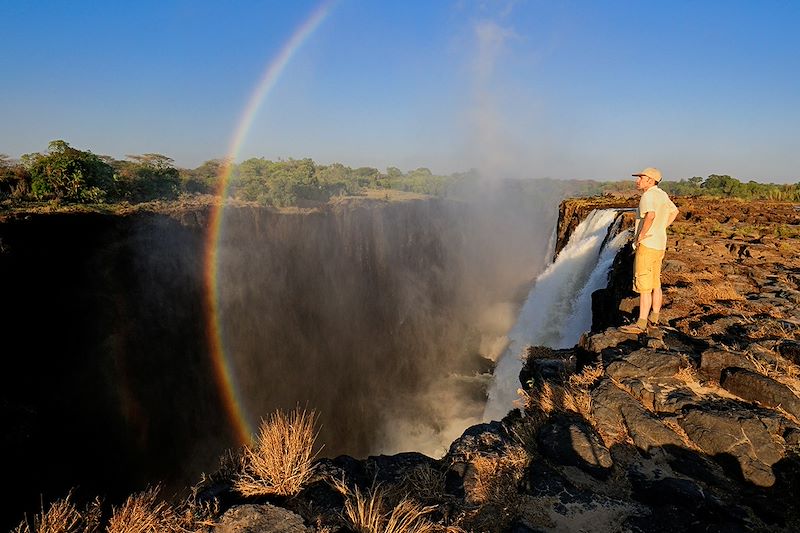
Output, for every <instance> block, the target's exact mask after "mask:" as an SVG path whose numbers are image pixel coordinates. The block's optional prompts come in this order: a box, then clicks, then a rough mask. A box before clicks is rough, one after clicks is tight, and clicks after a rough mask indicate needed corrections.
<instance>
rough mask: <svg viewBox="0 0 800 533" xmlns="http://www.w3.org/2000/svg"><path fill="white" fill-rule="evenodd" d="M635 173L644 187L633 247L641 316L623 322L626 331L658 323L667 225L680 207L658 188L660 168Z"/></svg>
mask: <svg viewBox="0 0 800 533" xmlns="http://www.w3.org/2000/svg"><path fill="white" fill-rule="evenodd" d="M633 176H636V188H637V189H639V190H640V191H642V197H641V199H640V200H639V209H638V211H637V213H636V230H635V232H634V244H633V247H634V249H635V250H636V258H635V259H634V262H633V290H634V291H636V292H638V293H639V320H638V321H637V322H636V323H635V324H628V325H626V326H622V327H621V328H619V329H620V331H622V332H624V333H634V334H637V335H638V334H641V333H646V332H647V328H648V326H650V327H658V321H659V313H660V312H661V303H662V302H663V294H662V292H661V262H662V261H663V259H664V251H665V250H666V249H667V226H669V225H670V224H672V223H673V222H674V221H675V217H676V216H678V208H677V207H675V204H673V203H672V200H670V199H669V196H667V193H665V192H664V191H662V190H661V189H659V188H658V184H659V183H660V182H661V172H660V171H659V170H658V169H656V168H652V167H648V168H646V169H644V170H642V171H641V172H639V173H638V174H633Z"/></svg>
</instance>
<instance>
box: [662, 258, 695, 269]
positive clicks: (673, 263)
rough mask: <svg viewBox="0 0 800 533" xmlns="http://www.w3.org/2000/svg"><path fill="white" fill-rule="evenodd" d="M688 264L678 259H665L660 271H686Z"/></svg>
mask: <svg viewBox="0 0 800 533" xmlns="http://www.w3.org/2000/svg"><path fill="white" fill-rule="evenodd" d="M688 270H689V266H688V265H687V264H686V263H684V262H683V261H680V260H678V259H665V260H664V262H663V263H662V265H661V272H687V271H688Z"/></svg>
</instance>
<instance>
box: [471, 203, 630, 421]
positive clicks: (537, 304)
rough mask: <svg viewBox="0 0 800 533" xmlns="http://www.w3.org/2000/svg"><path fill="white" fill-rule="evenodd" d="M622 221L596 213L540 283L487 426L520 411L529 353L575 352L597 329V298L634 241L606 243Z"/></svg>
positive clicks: (620, 238) (525, 309) (502, 369)
mask: <svg viewBox="0 0 800 533" xmlns="http://www.w3.org/2000/svg"><path fill="white" fill-rule="evenodd" d="M616 215H617V210H615V209H602V210H594V211H592V212H591V213H590V214H589V216H588V217H586V219H585V220H583V221H582V222H581V223H580V224H579V225H578V227H577V228H575V231H574V232H573V234H572V236H571V237H570V239H569V242H568V243H567V245H566V246H565V247H564V249H562V250H561V252H560V253H559V254H558V257H556V259H555V261H554V262H553V263H551V264H550V265H549V266H548V267H547V269H546V270H545V271H544V272H542V274H540V275H539V277H538V278H536V282H535V283H534V285H533V288H532V289H531V291H530V293H529V294H528V298H527V300H526V301H525V304H524V305H523V306H522V310H521V311H520V314H519V317H518V318H517V323H516V324H515V325H514V327H513V328H512V329H511V332H510V333H509V341H510V342H509V345H508V348H507V349H506V351H505V352H504V353H503V355H502V356H501V357H500V359H499V360H498V362H497V366H496V367H495V371H494V376H493V380H492V383H491V385H490V386H489V400H488V402H487V403H486V409H485V411H484V416H483V418H484V420H499V419H500V418H502V417H503V416H505V415H506V413H508V411H509V410H510V409H512V408H513V407H514V405H513V403H514V400H516V399H517V389H518V388H519V386H520V383H519V372H520V370H522V364H523V363H522V359H521V352H522V350H523V349H524V348H525V347H527V346H530V345H539V346H548V347H551V348H570V347H572V346H574V345H575V344H576V343H577V342H578V340H579V338H580V335H581V333H583V332H584V331H588V330H589V329H590V328H591V325H592V310H591V295H592V292H594V291H595V290H597V289H600V288H602V287H603V286H605V283H606V280H607V276H608V270H609V268H610V267H611V264H612V262H613V261H614V256H615V255H616V253H617V251H619V249H620V248H621V247H622V246H623V245H624V244H625V242H626V240H627V238H628V232H622V233H618V234H616V235H615V236H614V237H613V238H611V239H610V240H609V241H608V242H607V243H605V238H606V236H607V235H608V234H609V228H610V226H611V224H612V223H614V221H615V220H619V219H618V218H617V216H616ZM618 223H619V222H618ZM612 229H613V228H612ZM617 229H618V228H617ZM612 235H613V233H612ZM604 243H605V246H603V245H604Z"/></svg>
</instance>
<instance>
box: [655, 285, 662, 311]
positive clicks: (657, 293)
mask: <svg viewBox="0 0 800 533" xmlns="http://www.w3.org/2000/svg"><path fill="white" fill-rule="evenodd" d="M663 301H664V293H662V292H661V287H656V288H655V289H653V314H654V315H658V313H660V312H661V304H662V303H663Z"/></svg>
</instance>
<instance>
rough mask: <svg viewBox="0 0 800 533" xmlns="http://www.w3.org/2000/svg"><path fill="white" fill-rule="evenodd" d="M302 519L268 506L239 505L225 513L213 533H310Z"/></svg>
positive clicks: (278, 508)
mask: <svg viewBox="0 0 800 533" xmlns="http://www.w3.org/2000/svg"><path fill="white" fill-rule="evenodd" d="M311 531H312V530H311V529H309V528H307V527H306V526H305V525H304V524H303V519H302V518H300V517H299V516H298V515H296V514H294V513H293V512H291V511H289V510H287V509H284V508H282V507H275V506H274V505H270V504H266V503H265V504H261V505H239V506H237V507H233V508H231V509H229V510H228V511H226V512H225V514H223V515H222V517H221V518H220V520H219V523H218V524H216V525H215V526H214V527H213V532H214V533H311Z"/></svg>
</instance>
